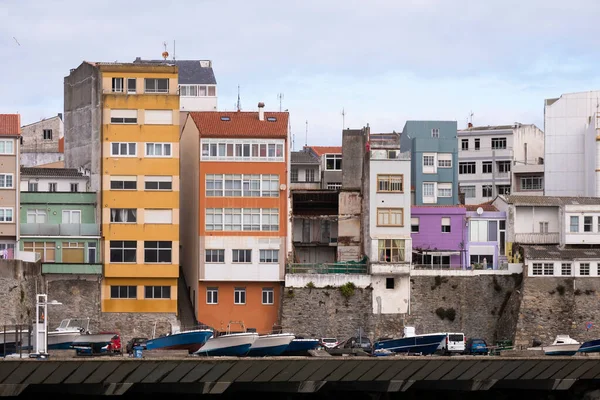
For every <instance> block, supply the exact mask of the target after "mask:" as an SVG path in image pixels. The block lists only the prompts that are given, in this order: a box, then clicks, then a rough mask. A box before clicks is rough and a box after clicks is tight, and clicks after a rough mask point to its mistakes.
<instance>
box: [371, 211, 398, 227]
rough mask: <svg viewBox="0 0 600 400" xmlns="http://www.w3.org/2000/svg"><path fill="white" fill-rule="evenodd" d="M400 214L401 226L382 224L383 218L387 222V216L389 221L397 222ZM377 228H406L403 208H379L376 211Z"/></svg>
mask: <svg viewBox="0 0 600 400" xmlns="http://www.w3.org/2000/svg"><path fill="white" fill-rule="evenodd" d="M398 214H400V221H401V222H400V224H391V223H390V224H385V223H381V218H383V222H385V216H386V215H387V220H388V221H395V220H397V218H398V217H397V215H398ZM376 218H377V226H381V227H403V226H404V208H402V207H377V210H376Z"/></svg>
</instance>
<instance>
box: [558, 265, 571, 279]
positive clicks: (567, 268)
mask: <svg viewBox="0 0 600 400" xmlns="http://www.w3.org/2000/svg"><path fill="white" fill-rule="evenodd" d="M560 274H561V275H563V276H570V275H571V263H562V264H561V266H560Z"/></svg>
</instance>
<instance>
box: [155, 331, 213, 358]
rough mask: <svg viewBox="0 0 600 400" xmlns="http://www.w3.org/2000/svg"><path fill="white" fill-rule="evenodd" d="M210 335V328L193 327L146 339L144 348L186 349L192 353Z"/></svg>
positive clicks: (211, 332)
mask: <svg viewBox="0 0 600 400" xmlns="http://www.w3.org/2000/svg"><path fill="white" fill-rule="evenodd" d="M212 335H213V330H212V329H195V330H187V331H182V332H177V333H172V334H170V335H166V336H161V337H157V338H154V339H150V340H148V341H147V342H146V350H187V351H188V352H189V353H190V354H192V353H194V352H196V351H198V349H200V348H201V347H202V345H204V344H205V343H206V341H207V340H208V339H209V338H210V337H211V336H212Z"/></svg>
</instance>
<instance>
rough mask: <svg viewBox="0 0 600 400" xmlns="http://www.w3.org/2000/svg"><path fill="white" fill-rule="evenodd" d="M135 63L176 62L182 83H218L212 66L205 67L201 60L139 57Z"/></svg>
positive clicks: (180, 82)
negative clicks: (147, 58)
mask: <svg viewBox="0 0 600 400" xmlns="http://www.w3.org/2000/svg"><path fill="white" fill-rule="evenodd" d="M134 63H135V64H141V63H151V64H171V65H172V64H175V65H177V68H178V69H179V84H180V85H193V84H206V85H216V84H217V80H216V79H215V74H214V72H213V69H212V67H203V66H202V65H200V60H142V59H141V58H139V57H138V58H136V59H135V61H134ZM211 65H212V63H211Z"/></svg>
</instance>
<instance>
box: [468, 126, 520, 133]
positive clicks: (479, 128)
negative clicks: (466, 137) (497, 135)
mask: <svg viewBox="0 0 600 400" xmlns="http://www.w3.org/2000/svg"><path fill="white" fill-rule="evenodd" d="M515 125H516V124H515ZM515 125H494V126H491V125H488V126H474V127H472V128H466V129H460V130H459V132H470V131H504V130H507V129H511V130H512V129H513V128H515ZM519 125H521V126H523V124H519Z"/></svg>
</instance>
